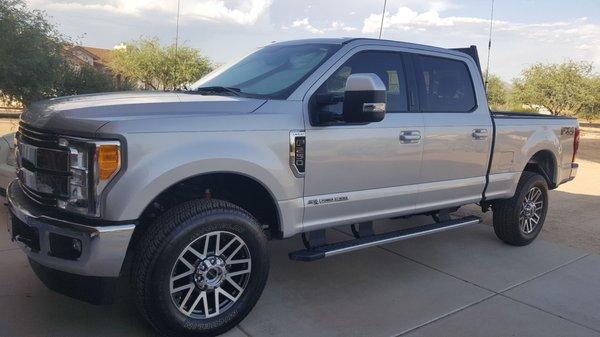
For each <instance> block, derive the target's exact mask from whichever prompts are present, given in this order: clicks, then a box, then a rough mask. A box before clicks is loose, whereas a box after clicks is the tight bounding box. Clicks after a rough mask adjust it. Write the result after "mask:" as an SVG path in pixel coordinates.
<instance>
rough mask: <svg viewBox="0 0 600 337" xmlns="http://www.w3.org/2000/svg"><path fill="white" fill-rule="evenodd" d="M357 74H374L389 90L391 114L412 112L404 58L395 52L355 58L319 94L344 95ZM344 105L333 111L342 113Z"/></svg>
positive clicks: (332, 76)
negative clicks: (351, 76) (349, 81)
mask: <svg viewBox="0 0 600 337" xmlns="http://www.w3.org/2000/svg"><path fill="white" fill-rule="evenodd" d="M356 73H374V74H376V75H377V76H379V78H381V80H382V81H383V83H384V84H385V87H386V88H387V112H401V111H407V110H408V108H407V107H408V103H407V102H408V99H407V88H406V80H405V76H404V67H403V65H402V55H401V54H399V53H392V52H376V51H365V52H360V53H357V54H356V55H354V56H352V57H351V58H350V59H348V61H346V63H344V64H343V65H342V66H341V67H340V68H339V69H338V70H337V71H336V72H335V73H334V74H333V75H331V77H329V78H328V79H327V81H325V83H323V84H322V85H321V87H320V88H319V90H317V94H322V93H339V94H343V93H344V89H345V86H346V80H347V79H348V76H350V75H351V74H356ZM342 104H343V103H339V104H337V106H335V107H331V109H330V110H332V111H336V112H337V110H339V113H341V107H342Z"/></svg>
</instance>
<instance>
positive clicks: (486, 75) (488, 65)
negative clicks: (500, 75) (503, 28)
mask: <svg viewBox="0 0 600 337" xmlns="http://www.w3.org/2000/svg"><path fill="white" fill-rule="evenodd" d="M493 28H494V0H492V11H491V14H490V38H489V40H488V52H487V65H486V67H485V90H486V91H487V86H488V77H489V75H490V54H491V52H492V29H493Z"/></svg>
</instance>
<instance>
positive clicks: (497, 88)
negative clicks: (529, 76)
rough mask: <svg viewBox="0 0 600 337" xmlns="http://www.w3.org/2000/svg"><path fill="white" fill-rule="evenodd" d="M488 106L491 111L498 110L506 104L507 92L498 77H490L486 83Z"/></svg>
mask: <svg viewBox="0 0 600 337" xmlns="http://www.w3.org/2000/svg"><path fill="white" fill-rule="evenodd" d="M486 89H487V98H488V104H489V106H490V108H491V109H492V110H500V109H502V108H503V107H504V106H506V103H507V102H508V90H507V88H506V85H505V84H504V83H503V82H502V79H501V78H500V77H499V76H498V75H490V77H489V79H488V83H487V88H486Z"/></svg>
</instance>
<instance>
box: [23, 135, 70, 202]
mask: <svg viewBox="0 0 600 337" xmlns="http://www.w3.org/2000/svg"><path fill="white" fill-rule="evenodd" d="M16 137H17V141H18V146H17V151H18V153H17V165H18V168H17V176H18V178H19V182H20V183H21V186H22V187H23V190H24V191H25V194H27V196H28V197H29V198H31V199H32V200H33V201H35V202H37V203H40V204H43V205H48V206H56V203H57V199H61V198H63V199H64V198H67V197H68V184H69V176H70V173H69V152H68V151H67V150H66V149H61V148H60V147H59V145H58V136H57V135H55V134H52V133H48V132H44V131H42V130H39V129H36V128H33V127H31V126H28V125H26V124H24V123H21V124H20V125H19V131H18V132H17V135H16Z"/></svg>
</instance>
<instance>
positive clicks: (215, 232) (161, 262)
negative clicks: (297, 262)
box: [133, 200, 269, 336]
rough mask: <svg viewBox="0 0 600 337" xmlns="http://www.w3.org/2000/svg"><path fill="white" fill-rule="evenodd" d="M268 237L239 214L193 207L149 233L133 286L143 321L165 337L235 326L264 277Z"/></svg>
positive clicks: (217, 204)
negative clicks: (147, 322) (165, 336)
mask: <svg viewBox="0 0 600 337" xmlns="http://www.w3.org/2000/svg"><path fill="white" fill-rule="evenodd" d="M266 242H267V240H266V236H265V234H264V233H263V232H262V230H261V228H260V226H259V224H258V222H257V221H256V220H255V219H254V217H252V215H250V214H249V213H247V212H246V211H244V210H243V209H241V208H239V207H237V206H235V205H233V204H230V203H228V202H225V201H219V200H193V201H189V202H187V203H184V204H182V205H180V206H177V207H175V208H173V209H171V210H169V211H167V212H166V213H165V214H163V215H162V216H161V217H160V218H159V219H158V220H157V221H156V222H155V223H154V224H153V225H152V226H151V228H150V229H149V230H148V231H147V232H146V234H145V235H144V237H143V239H142V242H141V244H140V246H138V248H139V249H138V257H137V259H136V264H135V266H134V272H133V286H134V288H135V290H136V298H137V303H138V306H139V308H140V311H141V312H142V314H143V315H144V316H145V317H146V319H147V320H148V321H149V322H150V324H152V326H153V327H154V328H156V329H157V330H158V331H159V332H160V333H161V334H162V335H167V336H214V335H217V334H220V333H223V332H225V331H227V330H229V329H231V328H233V327H234V326H235V325H236V324H238V323H239V322H240V321H241V320H242V319H243V318H244V317H245V316H246V315H247V314H248V313H249V312H250V310H251V309H252V307H253V306H254V305H255V304H256V302H257V301H258V298H259V297H260V294H261V293H262V291H263V288H264V286H265V283H266V280H267V276H268V273H269V258H268V254H267V247H266Z"/></svg>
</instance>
